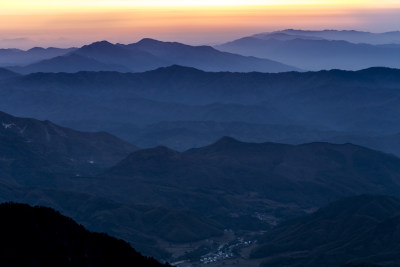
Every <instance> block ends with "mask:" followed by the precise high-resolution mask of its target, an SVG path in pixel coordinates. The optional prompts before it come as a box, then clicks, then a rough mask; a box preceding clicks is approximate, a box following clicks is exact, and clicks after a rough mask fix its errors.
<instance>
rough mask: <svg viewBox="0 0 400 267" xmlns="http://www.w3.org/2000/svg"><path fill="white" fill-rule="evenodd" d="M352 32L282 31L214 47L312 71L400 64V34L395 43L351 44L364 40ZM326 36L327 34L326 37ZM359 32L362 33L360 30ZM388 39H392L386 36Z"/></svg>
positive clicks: (397, 65) (395, 66)
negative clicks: (315, 32) (314, 32)
mask: <svg viewBox="0 0 400 267" xmlns="http://www.w3.org/2000/svg"><path fill="white" fill-rule="evenodd" d="M352 34H353V35H354V36H355V35H356V33H351V32H350V33H340V32H339V33H337V35H335V34H333V33H332V34H331V35H332V38H329V32H326V33H325V34H315V35H313V32H301V31H299V32H296V31H289V32H286V31H283V32H278V33H271V34H258V35H254V36H249V37H244V38H241V39H238V40H234V41H232V42H228V43H225V44H221V45H218V46H215V48H217V49H218V50H221V51H226V52H230V53H237V54H241V55H245V56H255V57H259V58H269V59H273V60H276V61H279V62H283V63H285V64H289V65H292V66H296V67H299V68H302V69H304V70H313V71H317V70H321V69H328V70H329V69H344V70H360V69H364V68H370V67H391V68H399V67H400V63H399V62H400V56H399V55H400V52H399V51H400V34H399V33H397V36H396V37H395V38H394V39H393V40H396V41H397V44H392V43H389V44H387V43H385V44H380V45H373V44H365V43H359V42H357V43H352V41H356V40H357V39H360V40H363V39H364V38H358V37H354V38H352V36H353V35H352ZM325 35H326V36H327V37H326V38H325ZM359 35H362V34H361V33H359ZM372 35H373V34H371V36H369V37H366V39H368V40H373V39H376V40H378V39H379V38H374V37H373V36H372ZM341 36H342V37H341ZM346 37H349V38H346ZM396 38H397V39H396ZM384 39H385V38H384ZM346 40H349V41H346ZM385 40H386V39H385ZM388 40H392V39H391V38H388Z"/></svg>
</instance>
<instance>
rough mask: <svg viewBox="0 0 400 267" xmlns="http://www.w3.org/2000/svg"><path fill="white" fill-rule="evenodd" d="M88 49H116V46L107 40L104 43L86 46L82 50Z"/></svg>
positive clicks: (99, 42)
mask: <svg viewBox="0 0 400 267" xmlns="http://www.w3.org/2000/svg"><path fill="white" fill-rule="evenodd" d="M88 47H90V48H108V47H114V44H112V43H110V42H108V41H106V40H103V41H98V42H94V43H91V44H89V45H85V46H83V47H82V48H88Z"/></svg>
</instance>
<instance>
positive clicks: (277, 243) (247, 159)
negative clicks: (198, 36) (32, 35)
mask: <svg viewBox="0 0 400 267" xmlns="http://www.w3.org/2000/svg"><path fill="white" fill-rule="evenodd" d="M399 36H400V35H399V33H398V32H390V33H382V34H374V33H367V32H356V31H333V30H329V31H300V30H285V31H279V32H272V33H262V34H256V35H254V36H250V37H246V38H243V39H241V40H237V41H234V42H232V43H228V44H225V45H221V46H218V47H217V48H218V49H221V50H229V51H230V49H232V50H235V49H237V51H233V52H235V53H243V55H239V54H233V53H231V52H221V51H219V50H217V49H215V48H212V47H210V46H189V45H184V44H181V43H176V42H161V41H157V40H153V39H143V40H141V41H139V42H137V43H133V44H128V45H124V44H111V43H109V42H107V41H102V42H97V43H93V44H90V45H86V46H83V47H81V48H71V49H57V48H48V49H43V48H34V49H31V50H27V51H22V50H16V49H4V50H1V51H0V55H2V57H1V59H0V66H3V68H0V110H1V112H0V201H2V202H8V201H13V202H20V203H28V204H30V205H40V206H47V207H51V208H53V209H56V210H58V211H60V212H61V213H62V214H64V215H66V216H69V217H71V218H73V219H74V220H76V221H77V222H78V223H80V224H82V225H83V226H84V227H86V228H87V229H89V230H90V231H97V232H105V233H107V234H110V235H112V236H115V237H117V238H121V239H124V240H125V241H127V242H129V243H130V245H131V246H132V247H133V248H135V249H136V250H137V251H140V252H141V253H143V254H145V255H148V256H153V257H156V258H157V259H159V260H161V261H162V262H165V261H170V262H175V264H176V265H179V266H188V265H191V264H205V263H212V264H214V265H219V264H221V265H222V264H225V265H227V266H229V265H234V266H241V264H242V265H243V266H257V265H258V264H261V265H262V266H342V265H343V266H377V265H379V266H396V265H398V264H399V258H398V256H397V255H400V250H399V247H398V245H397V244H398V241H399V235H398V233H397V232H398V229H399V225H400V224H399V222H400V221H399V220H398V216H399V214H400V204H399V203H400V202H399V200H398V199H397V197H400V159H399V158H398V157H397V156H399V155H400V135H399V133H400V127H399V125H400V116H398V114H400V109H399V107H400V103H399V99H400V93H399V92H400V91H399V89H400V71H399V70H398V69H393V68H387V67H399V66H398V62H400V61H399V60H398V58H396V56H397V54H400V53H397V52H398V51H397V50H398V48H399V45H400V42H399V40H400V37H399ZM248 53H254V55H253V56H251V55H250V54H248ZM255 54H258V55H255ZM254 56H257V57H254ZM261 57H265V59H262V58H261ZM267 58H268V59H267ZM271 59H274V60H276V61H273V60H271ZM278 61H279V62H285V64H287V65H285V64H282V63H279V62H278ZM292 63H293V64H292ZM294 63H295V64H294ZM378 65H379V66H386V67H377V66H378ZM291 66H296V67H291ZM364 67H372V68H368V69H363V70H358V71H353V69H359V68H364ZM330 68H342V69H349V70H351V71H349V70H329V71H327V70H320V69H330ZM300 69H303V70H316V71H310V72H300ZM255 71H257V72H255ZM275 72H279V73H275ZM5 112H6V113H5ZM10 114H12V115H10ZM108 132H109V133H108ZM396 155H397V156H396ZM0 213H3V215H2V216H5V218H9V219H10V220H7V221H5V220H3V221H2V223H8V225H6V226H4V227H2V229H3V230H4V233H3V235H4V236H6V235H7V234H9V235H11V236H16V235H18V229H22V230H23V231H21V232H20V234H19V235H18V237H20V239H19V240H20V241H18V242H14V241H15V240H16V239H14V241H10V242H3V243H4V244H2V246H3V248H4V249H3V252H4V251H5V252H4V253H5V255H4V257H1V259H0V263H2V260H3V261H5V262H4V263H5V264H6V263H7V264H8V263H9V262H10V261H14V263H16V262H17V260H18V259H17V258H18V257H16V256H15V255H14V254H13V252H12V251H27V250H29V248H32V246H33V245H32V242H33V241H32V240H35V238H37V236H38V235H39V236H44V237H45V238H43V239H41V240H40V242H42V241H43V242H42V243H40V244H41V246H43V247H46V248H47V250H48V251H52V249H54V250H56V251H54V253H52V256H54V257H56V258H57V259H53V258H54V257H49V258H48V259H49V260H50V259H51V260H56V261H57V260H58V262H64V261H65V259H69V262H71V261H74V262H76V263H77V264H78V263H79V264H80V263H81V260H82V255H86V256H85V257H86V265H91V264H92V265H98V264H97V261H102V262H108V261H109V258H110V257H111V258H114V259H115V258H118V259H117V260H121V264H118V265H123V264H125V263H132V264H133V265H135V264H134V263H133V261H136V260H138V261H141V263H140V264H139V265H140V266H153V265H155V266H160V265H159V264H158V263H157V262H155V261H154V260H152V259H148V258H144V257H141V256H140V255H139V254H137V253H136V252H135V250H133V249H132V248H130V247H129V246H128V245H127V244H126V243H124V242H122V241H117V240H115V239H113V238H110V237H108V236H106V235H99V234H93V233H89V232H87V231H86V230H85V229H84V228H82V227H78V226H77V225H76V224H75V223H74V222H73V221H71V220H70V219H67V218H65V217H62V216H61V215H59V214H57V213H56V212H54V211H52V210H49V209H43V208H31V207H29V206H24V205H16V204H6V205H0ZM13 216H17V217H15V218H14V219H13ZM18 216H19V217H18ZM21 216H22V217H24V218H27V219H26V220H25V221H24V220H22V219H21ZM44 217H45V218H46V219H43V218H44ZM13 220H14V221H13ZM46 223H47V224H46ZM32 225H33V226H32ZM14 226H18V227H14ZM13 227H14V228H15V229H16V230H15V229H14V228H13ZM8 228H9V229H11V230H12V231H7V229H8ZM50 229H52V230H54V231H55V233H58V234H56V235H55V236H53V234H54V231H51V232H46V231H47V230H50ZM14 230H15V231H14ZM25 230H26V231H25ZM67 230H68V231H69V230H71V231H72V232H73V233H72V234H71V233H70V232H67ZM13 231H14V232H13ZM74 233H75V234H76V233H78V234H77V235H76V236H75V235H74ZM32 236H33V237H34V239H32ZM68 236H70V237H71V238H68ZM77 236H79V237H77ZM8 239H10V240H11V239H12V238H11V237H9V238H8ZM8 239H4V240H8ZM93 240H95V241H93ZM71 242H72V243H71ZM85 242H86V243H85ZM7 243H9V245H10V246H9V247H7ZM49 244H55V245H54V246H51V245H49ZM60 244H63V245H60ZM81 244H85V248H84V249H82V247H81V246H80V245H81ZM0 245H1V244H0ZM58 245H60V246H58ZM110 247H112V248H111V250H109V248H110ZM65 248H67V250H66V251H65V250H63V249H65ZM7 249H8V250H7ZM105 250H107V251H108V252H110V253H113V254H112V255H111V254H110V255H111V256H110V255H109V254H107V253H106V252H105ZM32 251H34V253H31V254H29V253H28V252H24V253H27V254H26V255H27V257H25V258H24V257H21V258H20V260H24V259H25V260H26V261H37V262H43V260H45V259H44V258H45V257H43V254H41V253H40V251H37V250H34V249H33V250H32ZM9 252H10V253H9ZM59 253H60V254H59ZM68 253H70V254H68ZM118 253H119V254H118ZM61 254H62V255H61ZM100 254H101V256H99V257H97V256H96V255H100ZM66 255H67V256H66ZM7 256H9V257H8V258H7ZM28 256H29V257H28ZM19 263H20V264H21V265H23V264H25V263H26V262H19ZM47 263H48V262H46V263H43V264H44V265H45V264H47ZM43 264H42V265H43ZM79 264H78V265H79ZM132 264H131V265H132ZM152 264H153V265H152ZM38 265H40V264H39V263H38ZM53 265H54V264H53ZM83 265H85V264H83ZM108 265H110V264H108Z"/></svg>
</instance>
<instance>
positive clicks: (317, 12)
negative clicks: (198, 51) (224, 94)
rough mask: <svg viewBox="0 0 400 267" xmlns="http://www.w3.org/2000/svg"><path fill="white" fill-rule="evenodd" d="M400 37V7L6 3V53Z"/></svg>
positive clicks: (162, 0) (247, 1)
mask: <svg viewBox="0 0 400 267" xmlns="http://www.w3.org/2000/svg"><path fill="white" fill-rule="evenodd" d="M288 28H291V29H307V30H323V29H338V30H363V31H371V32H386V31H395V30H400V0H379V1H378V0H354V1H352V0H200V1H198V0H168V1H166V0H1V1H0V47H1V48H22V49H28V48H31V47H34V46H43V47H49V46H56V47H72V46H81V45H84V44H88V43H91V42H94V41H100V40H108V41H110V42H114V43H117V42H119V43H133V42H136V41H139V40H140V39H142V38H145V37H149V38H155V39H159V40H163V41H179V42H183V43H187V44H194V45H196V44H218V43H222V42H225V41H230V40H233V39H237V38H240V37H244V36H248V35H252V34H255V33H260V32H270V31H275V30H283V29H288Z"/></svg>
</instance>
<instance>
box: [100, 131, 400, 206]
mask: <svg viewBox="0 0 400 267" xmlns="http://www.w3.org/2000/svg"><path fill="white" fill-rule="evenodd" d="M399 166H400V161H399V159H397V158H396V157H394V156H391V155H387V154H383V153H379V152H376V151H373V150H368V149H365V148H362V147H359V146H354V145H351V144H346V145H332V144H327V143H312V144H306V145H299V146H291V145H283V144H275V143H261V144H255V143H243V142H239V141H237V140H234V139H232V138H228V137H226V138H222V139H221V140H219V141H218V142H216V143H214V144H212V145H210V146H206V147H203V148H198V149H191V150H188V151H186V152H183V153H179V152H176V151H173V150H170V149H168V148H165V147H158V148H154V149H148V150H141V151H138V152H134V153H132V154H131V155H130V156H129V157H128V158H126V159H125V160H123V161H122V162H121V163H119V164H117V165H116V166H115V167H113V168H111V169H110V170H109V171H107V172H106V173H105V174H103V177H104V179H105V182H106V181H107V179H108V180H110V181H111V180H112V181H113V183H114V185H116V184H120V186H117V187H118V188H122V187H123V186H122V185H124V187H125V188H126V192H119V194H118V195H119V197H122V198H125V199H129V198H130V199H132V200H134V199H136V198H137V199H141V200H142V201H144V200H145V199H146V201H148V202H149V203H152V204H157V203H164V204H165V205H171V206H173V205H177V203H174V202H173V199H174V197H173V196H174V193H173V192H175V191H178V192H179V191H182V192H190V191H192V192H195V193H196V194H205V195H207V196H209V197H210V198H209V199H214V200H215V199H219V200H218V201H219V203H221V204H217V205H214V206H212V208H211V207H208V208H207V209H206V210H207V212H209V213H212V212H215V211H218V210H219V211H221V207H224V208H226V207H229V209H241V208H243V210H247V209H248V210H247V211H248V212H250V211H252V210H253V208H254V207H255V206H256V205H255V206H253V207H252V206H251V203H252V202H254V203H257V202H258V201H266V200H272V201H275V202H279V203H286V204H289V203H297V205H300V206H302V207H308V208H309V207H315V206H320V205H322V204H325V203H327V202H329V201H330V200H334V199H337V198H339V197H342V196H348V195H354V194H360V193H379V194H398V192H399V191H398V190H399V189H400V187H399V186H400V177H399V175H398V173H399V171H400V167H399ZM106 183H107V182H106ZM135 187H136V188H141V193H140V194H138V195H133V196H131V195H130V194H129V190H130V189H129V188H135ZM107 188H108V192H103V193H104V194H108V195H109V196H111V195H112V194H113V193H112V192H113V190H112V189H111V187H108V186H107ZM155 188H159V189H157V190H155ZM149 190H151V191H152V192H153V193H152V195H151V197H146V195H147V194H148V193H147V192H150V191H149ZM168 190H170V193H168ZM113 196H115V197H116V196H117V194H114V195H113ZM240 196H242V197H240ZM158 201H159V202H158ZM201 201H202V200H201V198H199V199H198V200H196V199H195V198H192V200H191V202H181V203H179V205H182V206H183V207H191V208H194V206H193V205H197V207H196V209H197V210H200V207H201V206H202V205H203V206H204V205H206V204H205V203H202V202H201ZM221 201H222V202H221ZM223 201H224V202H225V203H226V204H222V203H223ZM236 201H238V202H237V203H236ZM258 204H260V203H258ZM266 207H267V206H265V208H266Z"/></svg>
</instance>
